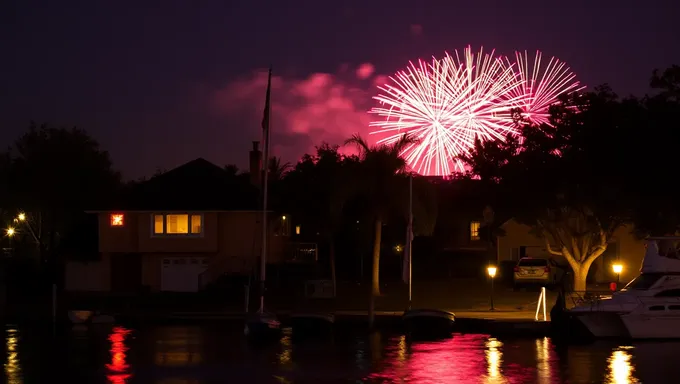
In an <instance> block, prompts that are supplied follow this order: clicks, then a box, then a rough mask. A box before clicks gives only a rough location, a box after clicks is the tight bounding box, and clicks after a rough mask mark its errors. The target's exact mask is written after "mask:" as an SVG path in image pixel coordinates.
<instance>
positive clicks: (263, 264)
mask: <svg viewBox="0 0 680 384" xmlns="http://www.w3.org/2000/svg"><path fill="white" fill-rule="evenodd" d="M271 87H272V68H271V67H269V77H268V80H267V98H266V100H265V109H264V116H263V119H262V129H263V131H264V132H263V140H264V149H263V152H264V153H263V161H262V169H263V173H264V175H263V177H262V184H263V185H262V255H261V259H260V309H259V312H260V313H264V290H265V287H266V285H265V280H266V277H267V199H268V192H269V182H268V179H269V177H268V176H269V172H268V171H269V137H270V135H269V127H270V123H269V121H270V119H269V117H270V114H271V112H270V109H271V108H270V99H271Z"/></svg>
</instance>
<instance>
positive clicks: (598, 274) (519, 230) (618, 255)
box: [498, 220, 645, 283]
mask: <svg viewBox="0 0 680 384" xmlns="http://www.w3.org/2000/svg"><path fill="white" fill-rule="evenodd" d="M503 230H504V231H505V236H501V237H499V238H498V259H499V262H500V261H508V260H511V261H516V260H518V258H519V255H520V249H521V248H522V247H525V250H526V254H525V256H529V257H537V258H541V257H544V258H553V259H555V261H557V262H558V263H562V264H565V263H566V260H565V259H564V258H563V257H561V256H554V255H550V254H549V253H548V252H547V250H546V249H545V241H544V240H543V239H542V238H539V237H538V236H536V235H534V234H532V233H531V227H529V226H527V225H523V224H520V223H518V222H516V221H514V220H510V221H508V222H507V223H505V224H504V225H503ZM644 254H645V244H644V241H642V240H639V239H637V238H636V237H635V236H634V235H633V234H632V228H631V227H630V226H624V227H621V228H619V229H618V230H617V231H616V232H615V233H614V235H613V236H612V239H611V241H610V244H609V246H608V247H607V251H606V252H605V253H604V254H603V255H602V256H600V257H599V258H598V259H597V260H596V261H595V262H594V263H593V266H592V267H591V270H592V273H593V276H594V279H595V281H597V282H602V283H605V282H611V281H614V280H616V275H615V274H614V273H613V272H612V264H613V263H614V262H615V261H616V260H618V261H619V262H620V263H621V264H622V265H623V272H622V273H621V282H628V281H630V280H632V279H633V278H634V277H636V276H637V275H638V274H639V273H640V267H641V266H642V259H643V258H644Z"/></svg>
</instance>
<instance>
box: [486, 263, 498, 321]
mask: <svg viewBox="0 0 680 384" xmlns="http://www.w3.org/2000/svg"><path fill="white" fill-rule="evenodd" d="M486 273H488V274H489V277H490V278H491V308H490V309H489V310H490V311H494V310H495V308H494V307H493V279H494V277H496V267H495V266H493V265H490V266H488V267H487V268H486Z"/></svg>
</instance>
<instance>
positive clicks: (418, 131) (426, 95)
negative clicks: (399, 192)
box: [370, 47, 578, 175]
mask: <svg viewBox="0 0 680 384" xmlns="http://www.w3.org/2000/svg"><path fill="white" fill-rule="evenodd" d="M516 58H517V63H512V62H511V61H510V60H508V59H507V58H505V59H503V58H501V57H495V56H494V51H491V52H490V53H488V54H485V53H484V52H483V50H480V51H479V52H478V53H476V54H475V53H473V52H472V49H471V48H470V47H467V48H466V49H465V50H464V51H463V54H462V55H459V53H458V51H455V53H454V55H449V54H446V56H445V57H444V58H443V59H437V58H433V59H432V62H424V61H418V62H417V63H416V64H414V63H410V64H409V66H408V67H407V68H406V70H404V71H400V72H397V73H396V74H395V75H394V76H392V77H390V81H389V82H388V84H386V85H384V86H381V87H379V89H380V90H381V91H382V92H381V93H380V94H379V95H378V96H376V97H374V98H375V99H376V100H377V101H378V102H379V103H380V105H379V106H378V107H376V108H373V109H372V110H371V111H370V112H371V113H373V114H376V115H378V116H380V117H381V118H382V119H381V120H379V121H374V122H372V123H371V126H372V127H376V128H378V129H377V130H376V131H374V132H372V134H380V135H384V137H383V138H382V139H379V140H378V142H377V143H378V144H392V143H394V142H396V141H397V140H399V138H400V137H401V136H402V135H403V134H405V133H407V134H410V135H413V136H415V137H416V138H418V143H417V144H412V145H410V146H408V147H407V148H406V149H405V150H404V152H403V153H402V156H404V158H405V159H406V160H407V162H408V163H409V165H410V166H411V168H412V169H413V170H414V171H416V172H418V173H420V174H423V175H450V174H451V173H452V172H453V171H463V170H464V167H463V164H462V163H461V162H460V161H459V160H457V156H458V155H460V154H463V153H466V152H467V151H468V150H469V149H470V148H471V146H472V145H473V144H474V140H475V138H479V139H481V140H491V139H503V138H504V137H505V135H507V133H514V132H515V124H514V122H513V119H512V115H511V114H510V113H509V112H510V110H511V109H513V108H520V109H521V110H522V111H524V116H525V117H526V118H527V119H529V120H530V121H532V122H537V123H541V122H545V121H547V116H548V108H549V106H550V105H552V104H554V103H555V102H556V101H557V98H558V96H559V95H561V94H563V93H565V92H573V91H575V90H577V89H578V83H575V82H574V75H573V74H571V72H569V69H568V68H566V66H565V65H564V63H560V62H558V61H557V60H556V59H551V60H550V62H549V64H548V67H547V68H546V69H545V70H544V71H543V72H541V71H540V68H541V66H540V54H539V55H538V56H537V58H536V60H535V62H534V66H533V70H532V71H529V67H528V60H527V59H526V54H525V56H524V58H522V56H521V55H520V54H516Z"/></svg>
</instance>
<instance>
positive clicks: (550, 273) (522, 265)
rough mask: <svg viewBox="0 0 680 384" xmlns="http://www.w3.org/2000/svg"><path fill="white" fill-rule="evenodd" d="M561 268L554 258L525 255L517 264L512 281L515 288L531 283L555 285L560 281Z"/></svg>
mask: <svg viewBox="0 0 680 384" xmlns="http://www.w3.org/2000/svg"><path fill="white" fill-rule="evenodd" d="M559 269H560V267H559V266H558V265H557V263H556V262H555V261H554V260H552V259H534V258H531V257H523V258H521V259H519V262H518V263H517V265H516V266H515V271H514V273H513V275H512V281H513V283H514V285H515V288H518V287H519V286H520V285H529V284H537V285H545V286H553V285H555V283H556V282H557V281H558V273H559Z"/></svg>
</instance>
